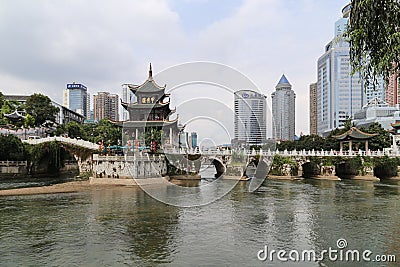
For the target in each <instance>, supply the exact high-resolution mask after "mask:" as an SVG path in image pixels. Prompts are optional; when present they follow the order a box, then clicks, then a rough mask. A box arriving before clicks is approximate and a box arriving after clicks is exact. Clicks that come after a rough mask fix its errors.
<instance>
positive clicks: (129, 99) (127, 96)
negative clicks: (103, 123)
mask: <svg viewBox="0 0 400 267" xmlns="http://www.w3.org/2000/svg"><path fill="white" fill-rule="evenodd" d="M134 86H137V85H134V84H123V85H122V102H124V103H128V104H131V103H134V102H135V101H136V96H135V94H134V93H132V91H131V88H134ZM121 115H122V118H121V119H122V121H127V120H129V112H128V111H127V110H126V109H124V108H123V109H122V112H121Z"/></svg>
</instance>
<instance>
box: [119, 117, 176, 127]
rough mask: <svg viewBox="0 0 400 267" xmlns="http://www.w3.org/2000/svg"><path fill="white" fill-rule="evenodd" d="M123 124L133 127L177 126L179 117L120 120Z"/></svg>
mask: <svg viewBox="0 0 400 267" xmlns="http://www.w3.org/2000/svg"><path fill="white" fill-rule="evenodd" d="M119 123H120V124H121V126H123V127H128V128H133V127H143V128H144V127H165V126H175V125H176V127H178V117H176V119H174V120H172V121H170V120H159V121H121V122H119Z"/></svg>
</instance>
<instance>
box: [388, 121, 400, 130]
mask: <svg viewBox="0 0 400 267" xmlns="http://www.w3.org/2000/svg"><path fill="white" fill-rule="evenodd" d="M390 125H391V126H392V127H393V128H395V129H400V121H396V122H395V123H391V124H390Z"/></svg>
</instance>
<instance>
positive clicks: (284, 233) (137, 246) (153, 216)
mask: <svg viewBox="0 0 400 267" xmlns="http://www.w3.org/2000/svg"><path fill="white" fill-rule="evenodd" d="M226 182H227V183H230V182H232V181H226ZM0 229H1V231H0V241H1V242H0V266H267V265H268V266H293V265H294V262H282V261H279V260H278V259H277V258H275V259H273V261H272V262H271V261H269V260H268V259H267V260H266V261H261V260H260V259H259V258H258V256H257V254H259V252H260V250H263V249H264V248H265V246H268V249H269V250H271V249H275V250H286V251H290V250H298V251H300V252H301V251H303V250H315V251H317V252H318V251H322V250H324V249H328V248H329V247H332V248H336V249H337V241H338V239H345V240H346V241H347V248H348V249H357V250H360V251H364V250H371V251H372V253H373V255H380V254H382V255H388V254H397V258H398V259H397V261H400V183H399V182H396V181H393V182H370V181H320V180H318V181H317V180H298V181H280V180H267V181H265V182H264V184H263V185H262V186H261V188H259V190H257V191H256V192H254V193H249V192H248V191H247V187H246V182H239V183H238V184H237V186H236V187H235V188H234V189H233V190H232V191H231V192H230V193H228V194H227V195H225V196H224V197H223V198H221V199H219V200H218V201H216V202H213V203H211V204H208V205H205V206H201V207H193V208H180V207H175V206H169V205H166V204H163V203H161V202H158V201H157V200H154V199H153V198H151V197H149V196H148V195H147V194H146V193H144V192H143V191H142V190H141V189H140V188H137V187H128V188H127V187H114V188H96V189H93V190H91V191H88V192H82V193H66V194H48V195H31V196H10V197H1V198H0ZM260 255H261V256H262V255H263V253H261V254H259V256H260ZM292 255H295V254H292ZM275 256H276V255H275ZM295 266H397V265H396V263H392V264H389V263H385V264H383V265H380V264H379V265H378V264H377V263H376V262H370V263H367V262H344V261H340V262H339V261H331V260H329V259H326V258H324V259H323V260H320V261H318V262H302V261H300V262H297V263H296V264H295Z"/></svg>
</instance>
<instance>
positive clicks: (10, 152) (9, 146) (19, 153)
mask: <svg viewBox="0 0 400 267" xmlns="http://www.w3.org/2000/svg"><path fill="white" fill-rule="evenodd" d="M0 144H1V146H0V160H26V156H27V153H26V150H25V147H24V144H23V143H22V141H21V139H19V138H18V137H16V136H15V135H0Z"/></svg>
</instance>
